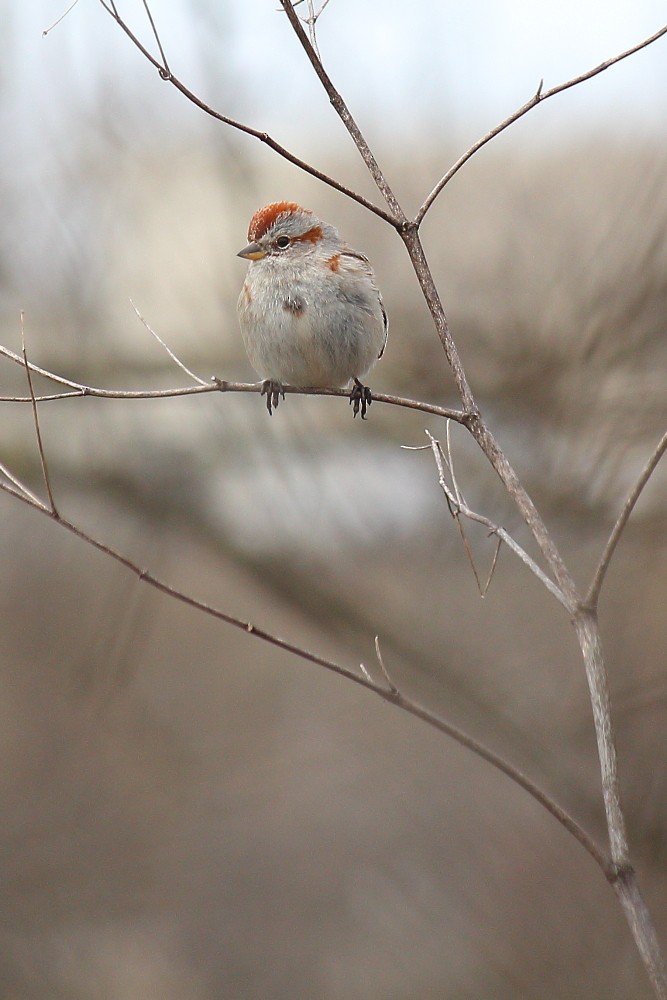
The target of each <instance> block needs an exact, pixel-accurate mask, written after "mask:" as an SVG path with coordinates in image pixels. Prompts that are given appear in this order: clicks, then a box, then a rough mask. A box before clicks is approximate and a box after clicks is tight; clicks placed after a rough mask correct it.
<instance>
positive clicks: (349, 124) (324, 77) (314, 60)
mask: <svg viewBox="0 0 667 1000" xmlns="http://www.w3.org/2000/svg"><path fill="white" fill-rule="evenodd" d="M280 5H281V7H282V8H283V10H284V11H285V13H286V14H287V18H288V20H289V23H290V24H291V25H292V28H293V29H294V33H295V35H296V36H297V38H298V39H299V41H300V42H301V45H302V47H303V50H304V52H305V53H306V55H307V56H308V59H309V60H310V64H311V66H312V67H313V69H314V70H315V72H316V73H317V76H318V77H319V80H320V82H321V84H322V86H323V87H324V89H325V90H326V92H327V95H328V97H329V100H330V101H331V104H332V105H333V108H334V110H335V112H336V114H337V115H338V117H339V118H340V120H341V121H342V123H343V125H344V126H345V128H346V129H347V130H348V132H349V133H350V135H351V136H352V139H353V141H354V144H355V146H356V147H357V149H358V150H359V153H360V154H361V158H362V159H363V161H364V163H365V164H366V166H367V167H368V171H369V173H370V175H371V177H372V178H373V180H374V181H375V183H376V185H377V187H378V189H379V191H380V193H381V194H382V196H383V198H384V200H385V201H386V202H387V204H388V205H389V208H390V209H391V211H392V212H393V213H394V215H395V216H396V220H395V222H396V221H400V222H405V221H406V220H405V213H404V212H403V209H402V208H401V206H400V204H399V202H398V199H397V198H396V195H395V194H394V192H393V191H392V189H391V187H390V186H389V183H388V182H387V179H386V177H385V176H384V174H383V173H382V170H381V169H380V164H379V163H378V162H377V160H376V159H375V157H374V156H373V153H372V152H371V149H370V146H369V145H368V143H367V142H366V139H365V138H364V136H363V134H362V132H361V129H360V128H359V126H358V125H357V123H356V121H355V120H354V118H353V117H352V114H351V113H350V109H349V108H348V106H347V104H346V103H345V101H344V100H343V98H342V97H341V95H340V94H339V93H338V91H337V90H336V88H335V87H334V85H333V83H332V81H331V77H330V76H329V74H328V73H327V71H326V70H325V68H324V66H323V65H322V61H321V59H320V58H319V56H318V54H317V52H316V51H315V49H314V48H313V46H312V44H311V41H310V39H309V38H308V35H307V34H306V32H305V31H304V29H303V25H302V24H301V21H300V20H299V16H298V14H297V13H296V11H295V10H294V7H293V5H292V0H280ZM395 222H394V224H395Z"/></svg>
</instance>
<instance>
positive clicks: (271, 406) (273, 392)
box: [260, 378, 285, 416]
mask: <svg viewBox="0 0 667 1000" xmlns="http://www.w3.org/2000/svg"><path fill="white" fill-rule="evenodd" d="M260 395H262V396H266V408H267V410H268V411H269V416H271V415H272V413H273V411H274V410H277V409H278V403H279V402H280V397H281V396H282V397H283V399H284V398H285V390H284V389H283V387H282V384H281V383H280V382H276V381H275V380H274V379H272V378H267V379H265V380H264V382H263V383H262V392H261V394H260Z"/></svg>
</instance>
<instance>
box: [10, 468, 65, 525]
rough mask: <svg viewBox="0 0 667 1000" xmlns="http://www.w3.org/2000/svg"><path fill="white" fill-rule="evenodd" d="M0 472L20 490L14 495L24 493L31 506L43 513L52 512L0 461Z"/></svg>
mask: <svg viewBox="0 0 667 1000" xmlns="http://www.w3.org/2000/svg"><path fill="white" fill-rule="evenodd" d="M0 473H2V475H3V476H4V477H5V479H8V480H9V482H10V483H12V484H13V485H14V486H15V487H16V489H17V490H19V491H20V493H16V494H15V495H16V496H20V494H21V493H22V494H24V495H25V497H26V498H27V500H28V502H29V503H30V504H31V506H33V507H37V508H38V509H39V510H41V511H43V512H44V513H45V514H51V513H53V512H52V510H51V508H50V507H47V505H46V504H45V503H42V501H41V500H40V499H39V497H38V496H36V495H35V494H34V493H33V492H32V490H29V489H28V487H27V486H26V485H25V483H22V482H21V480H20V479H19V478H18V477H17V476H15V475H14V473H13V472H12V471H11V470H10V469H8V468H7V466H6V465H3V463H2V462H0Z"/></svg>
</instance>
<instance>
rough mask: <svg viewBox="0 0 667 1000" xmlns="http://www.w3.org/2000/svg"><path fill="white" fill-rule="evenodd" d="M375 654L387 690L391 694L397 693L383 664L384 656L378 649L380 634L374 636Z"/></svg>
mask: <svg viewBox="0 0 667 1000" xmlns="http://www.w3.org/2000/svg"><path fill="white" fill-rule="evenodd" d="M375 655H376V657H377V661H378V664H379V666H380V670H381V671H382V676H383V677H384V679H385V681H386V682H387V687H388V688H389V691H390V692H391V694H393V695H397V694H398V688H397V687H396V685H395V684H394V682H393V681H392V679H391V677H390V676H389V671H388V670H387V668H386V667H385V665H384V658H383V656H382V650H381V649H380V636H379V635H376V636H375Z"/></svg>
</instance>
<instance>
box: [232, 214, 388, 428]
mask: <svg viewBox="0 0 667 1000" xmlns="http://www.w3.org/2000/svg"><path fill="white" fill-rule="evenodd" d="M248 240H249V243H248V246H247V247H245V249H243V250H241V251H240V253H239V254H238V256H239V257H244V258H246V259H247V260H249V261H250V266H249V268H248V275H247V277H246V280H245V282H244V284H243V289H242V291H241V295H240V297H239V303H238V311H239V323H240V326H241V333H242V335H243V341H244V343H245V348H246V351H247V352H248V357H249V359H250V363H251V364H252V366H253V368H254V369H255V370H256V371H257V373H258V374H259V375H260V376H261V377H262V378H263V379H264V385H263V386H262V395H266V405H267V409H268V411H269V413H271V412H272V407H277V406H278V402H279V398H280V396H281V395H282V396H283V399H284V398H285V394H284V391H283V384H286V385H293V386H298V387H299V388H304V389H305V388H310V389H314V388H334V387H342V386H347V385H349V383H350V382H351V381H352V380H354V386H353V388H352V390H351V392H350V403H352V404H354V416H355V417H356V415H357V413H358V412H359V410H360V409H361V416H362V419H364V418H365V416H366V410H367V408H368V406H370V403H371V401H372V396H371V391H370V389H369V388H368V387H367V386H365V385H362V383H361V381H360V379H361V378H362V377H363V376H364V375H365V374H366V372H368V371H369V370H370V369H371V368H372V367H373V365H374V364H375V362H376V361H377V360H378V358H381V357H382V354H383V352H384V348H385V344H386V342H387V314H386V312H385V310H384V306H383V304H382V298H381V297H380V293H379V291H378V289H377V286H376V284H375V276H374V274H373V270H372V268H371V266H370V264H369V263H368V260H367V258H366V257H364V255H363V254H361V253H359V252H358V251H357V250H352V249H350V247H348V246H347V245H346V244H345V243H344V241H343V240H342V239H341V238H340V236H339V235H338V233H337V231H336V230H335V229H334V227H333V226H330V225H329V224H328V223H327V222H322V221H320V219H318V218H317V217H316V216H315V215H313V213H312V212H310V211H308V209H305V208H300V207H299V205H295V204H293V203H292V202H289V201H279V202H275V203H273V204H271V205H267V206H266V207H265V208H261V209H260V210H259V211H258V212H255V214H254V215H253V217H252V219H251V220H250V226H249V228H248Z"/></svg>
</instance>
